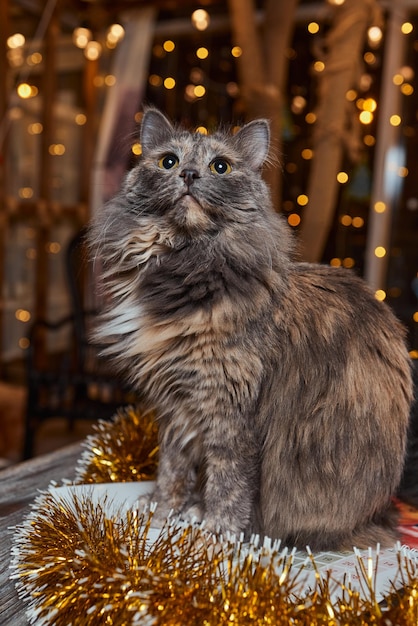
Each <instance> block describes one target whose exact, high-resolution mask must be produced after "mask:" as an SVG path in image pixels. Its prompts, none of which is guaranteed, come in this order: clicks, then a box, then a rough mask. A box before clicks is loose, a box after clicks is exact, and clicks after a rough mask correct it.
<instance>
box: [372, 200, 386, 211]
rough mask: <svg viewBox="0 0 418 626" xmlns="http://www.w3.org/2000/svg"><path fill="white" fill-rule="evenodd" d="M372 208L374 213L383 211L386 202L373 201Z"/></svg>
mask: <svg viewBox="0 0 418 626" xmlns="http://www.w3.org/2000/svg"><path fill="white" fill-rule="evenodd" d="M373 208H374V211H375V213H384V212H385V211H386V204H385V203H384V202H382V201H381V200H379V201H378V202H375V204H374V207H373Z"/></svg>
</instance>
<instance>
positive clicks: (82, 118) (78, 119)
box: [74, 113, 87, 126]
mask: <svg viewBox="0 0 418 626" xmlns="http://www.w3.org/2000/svg"><path fill="white" fill-rule="evenodd" d="M74 119H75V123H76V124H77V126H84V124H86V122H87V115H85V114H84V113H77V115H76V116H75V118H74Z"/></svg>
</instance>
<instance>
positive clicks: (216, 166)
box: [209, 157, 232, 174]
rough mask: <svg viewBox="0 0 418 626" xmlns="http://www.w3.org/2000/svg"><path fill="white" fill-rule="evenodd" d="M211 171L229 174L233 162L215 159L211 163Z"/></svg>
mask: <svg viewBox="0 0 418 626" xmlns="http://www.w3.org/2000/svg"><path fill="white" fill-rule="evenodd" d="M209 167H210V171H211V172H213V173H214V174H229V172H231V170H232V167H231V164H230V163H228V161H227V160H226V159H221V158H219V157H218V158H217V159H213V161H212V163H211V164H210V165H209Z"/></svg>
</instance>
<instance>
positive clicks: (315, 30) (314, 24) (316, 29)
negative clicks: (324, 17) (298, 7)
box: [308, 22, 319, 35]
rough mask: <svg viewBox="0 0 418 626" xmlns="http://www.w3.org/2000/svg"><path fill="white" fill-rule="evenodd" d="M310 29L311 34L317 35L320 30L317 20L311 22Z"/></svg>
mask: <svg viewBox="0 0 418 626" xmlns="http://www.w3.org/2000/svg"><path fill="white" fill-rule="evenodd" d="M308 31H309V32H310V33H311V35H315V34H316V33H318V32H319V24H318V23H317V22H310V23H309V24H308Z"/></svg>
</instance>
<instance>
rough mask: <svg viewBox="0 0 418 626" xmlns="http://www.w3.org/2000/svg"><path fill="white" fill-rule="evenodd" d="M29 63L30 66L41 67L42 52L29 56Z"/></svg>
mask: <svg viewBox="0 0 418 626" xmlns="http://www.w3.org/2000/svg"><path fill="white" fill-rule="evenodd" d="M27 61H28V64H29V65H39V63H42V54H41V53H40V52H33V53H32V54H30V55H29V56H28V59H27Z"/></svg>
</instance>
